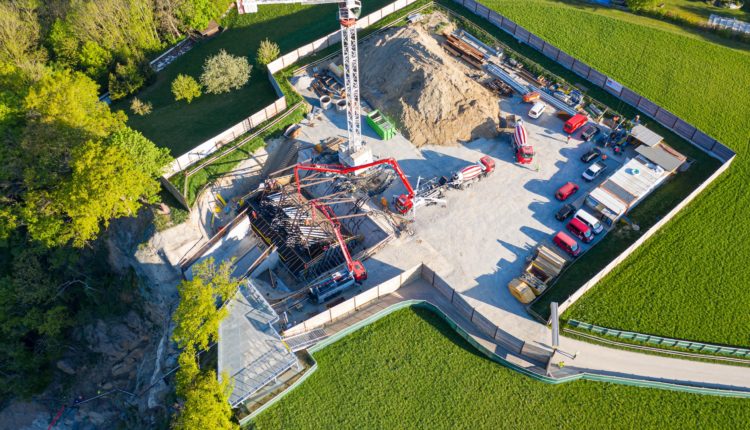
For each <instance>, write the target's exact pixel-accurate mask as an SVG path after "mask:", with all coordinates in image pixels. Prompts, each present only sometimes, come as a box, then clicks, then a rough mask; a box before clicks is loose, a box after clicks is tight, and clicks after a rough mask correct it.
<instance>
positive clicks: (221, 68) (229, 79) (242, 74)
mask: <svg viewBox="0 0 750 430" xmlns="http://www.w3.org/2000/svg"><path fill="white" fill-rule="evenodd" d="M251 70H252V66H250V64H249V63H248V62H247V58H245V57H237V56H234V55H230V54H228V53H227V52H226V51H224V50H223V49H222V50H221V51H219V53H218V54H216V55H214V56H213V57H210V58H208V59H206V62H205V63H204V64H203V74H202V75H201V84H203V86H204V87H205V88H206V92H207V93H209V94H221V93H227V92H229V91H231V90H233V89H235V90H236V89H238V88H240V87H242V86H243V85H245V84H246V83H247V81H248V80H249V79H250V71H251Z"/></svg>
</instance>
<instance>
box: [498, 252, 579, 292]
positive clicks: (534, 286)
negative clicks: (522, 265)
mask: <svg viewBox="0 0 750 430" xmlns="http://www.w3.org/2000/svg"><path fill="white" fill-rule="evenodd" d="M567 262H568V260H566V259H565V258H563V257H562V256H560V254H558V253H556V252H555V251H553V250H551V249H550V248H547V247H546V246H544V245H541V246H539V248H537V250H536V255H535V256H534V258H532V259H531V260H530V261H529V264H528V265H527V266H526V269H524V272H523V273H522V274H521V276H519V277H517V278H514V279H513V280H511V281H510V282H509V283H508V290H510V293H511V294H512V295H513V297H515V298H516V299H518V301H520V302H521V303H524V304H526V303H530V302H531V301H532V300H534V298H535V297H536V296H539V295H541V294H542V293H544V292H545V291H546V290H547V286H548V285H549V283H550V282H551V281H552V280H553V279H554V278H556V277H557V276H558V275H559V274H560V272H561V271H562V269H563V268H564V267H565V265H566V264H567ZM529 293H530V294H529Z"/></svg>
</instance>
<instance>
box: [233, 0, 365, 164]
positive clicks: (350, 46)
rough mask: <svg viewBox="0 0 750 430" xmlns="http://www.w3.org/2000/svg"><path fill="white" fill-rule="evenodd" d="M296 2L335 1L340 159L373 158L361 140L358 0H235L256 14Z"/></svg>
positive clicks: (356, 161)
mask: <svg viewBox="0 0 750 430" xmlns="http://www.w3.org/2000/svg"><path fill="white" fill-rule="evenodd" d="M285 3H286V4H288V3H297V4H303V5H313V4H327V3H338V5H339V13H338V19H339V24H340V25H341V57H342V64H343V66H344V89H345V91H346V98H347V103H346V129H347V134H348V139H349V140H348V142H347V144H346V145H341V146H339V160H340V162H341V163H342V164H346V165H347V166H355V165H363V164H367V163H370V162H371V161H372V151H370V149H369V148H367V147H365V146H364V142H363V141H362V108H361V106H360V99H359V58H358V52H357V18H359V15H360V13H361V12H362V2H361V1H360V0H237V11H238V12H239V13H255V12H257V11H258V5H267V4H285Z"/></svg>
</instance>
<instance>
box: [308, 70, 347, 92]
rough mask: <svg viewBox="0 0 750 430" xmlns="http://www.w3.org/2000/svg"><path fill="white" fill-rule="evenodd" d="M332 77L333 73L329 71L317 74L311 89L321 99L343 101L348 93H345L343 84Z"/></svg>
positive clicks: (314, 76)
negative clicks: (328, 98)
mask: <svg viewBox="0 0 750 430" xmlns="http://www.w3.org/2000/svg"><path fill="white" fill-rule="evenodd" d="M331 75H332V73H331V72H329V71H328V70H323V71H322V72H320V73H315V74H314V75H313V82H312V84H311V86H310V87H311V88H312V90H313V91H315V94H317V95H318V96H319V97H321V96H329V97H337V98H342V99H343V98H346V91H344V87H342V86H341V84H340V83H339V82H338V81H337V80H336V78H334V77H333V76H331Z"/></svg>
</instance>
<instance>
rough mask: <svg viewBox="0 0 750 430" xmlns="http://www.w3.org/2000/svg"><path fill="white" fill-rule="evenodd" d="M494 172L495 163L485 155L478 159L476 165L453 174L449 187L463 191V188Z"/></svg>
mask: <svg viewBox="0 0 750 430" xmlns="http://www.w3.org/2000/svg"><path fill="white" fill-rule="evenodd" d="M494 170H495V161H494V160H493V159H492V158H490V157H489V156H487V155H485V156H484V157H482V158H480V159H479V162H478V163H475V164H471V165H469V166H466V167H464V168H463V169H461V170H459V171H458V172H456V173H454V174H453V177H452V178H451V182H450V185H452V186H454V187H456V188H458V189H461V190H463V189H464V187H466V186H469V185H471V184H472V183H474V182H476V181H479V180H480V179H482V178H484V177H485V176H487V175H489V174H490V173H492V172H493V171H494Z"/></svg>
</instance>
